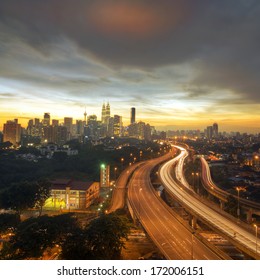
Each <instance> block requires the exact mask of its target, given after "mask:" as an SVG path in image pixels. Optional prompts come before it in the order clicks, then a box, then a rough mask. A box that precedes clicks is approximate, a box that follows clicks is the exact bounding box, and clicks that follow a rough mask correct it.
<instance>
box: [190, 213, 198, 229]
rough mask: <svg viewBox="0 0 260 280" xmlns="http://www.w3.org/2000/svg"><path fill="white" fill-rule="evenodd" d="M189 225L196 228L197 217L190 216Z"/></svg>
mask: <svg viewBox="0 0 260 280" xmlns="http://www.w3.org/2000/svg"><path fill="white" fill-rule="evenodd" d="M191 226H192V228H193V229H196V228H197V217H195V216H193V217H192V220H191Z"/></svg>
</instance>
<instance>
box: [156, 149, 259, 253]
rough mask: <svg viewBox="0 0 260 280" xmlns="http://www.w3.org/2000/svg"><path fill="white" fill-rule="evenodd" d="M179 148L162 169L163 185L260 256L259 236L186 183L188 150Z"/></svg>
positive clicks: (227, 234) (222, 230)
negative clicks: (178, 151)
mask: <svg viewBox="0 0 260 280" xmlns="http://www.w3.org/2000/svg"><path fill="white" fill-rule="evenodd" d="M174 147H175V148H177V149H179V150H180V151H181V152H180V154H179V155H178V156H177V157H175V158H173V159H171V160H169V161H168V162H167V163H165V164H164V165H163V166H162V167H161V169H160V172H159V174H160V178H161V181H162V183H163V185H164V186H165V187H166V188H167V189H168V190H169V191H170V192H171V193H172V194H173V195H174V196H175V197H176V198H178V200H179V201H181V203H182V204H183V205H185V206H186V207H187V208H188V209H191V210H192V212H193V213H195V215H196V216H197V217H199V218H201V219H202V220H203V221H204V222H206V223H207V224H209V225H211V226H212V227H213V228H215V229H217V230H218V231H220V232H221V233H223V234H224V235H225V236H227V237H229V238H231V239H234V240H235V241H236V242H237V243H238V244H240V245H242V246H243V247H244V248H246V249H247V250H249V251H250V252H251V253H252V255H255V256H256V258H260V254H259V253H260V252H259V249H260V248H259V246H257V247H256V245H257V243H258V244H260V243H259V242H260V240H259V238H258V239H257V243H256V236H255V235H253V234H251V233H249V232H248V231H246V230H244V229H243V228H241V227H240V226H239V224H237V223H234V222H232V221H230V220H229V219H228V218H226V217H224V216H222V215H221V214H219V213H218V212H216V211H214V210H213V209H212V208H210V207H208V206H207V205H205V204H204V203H202V202H201V201H200V200H199V199H198V197H197V195H196V194H195V193H194V192H192V191H191V190H190V186H189V185H186V183H185V180H183V179H181V178H183V177H184V174H183V161H182V160H181V159H182V158H185V157H186V156H187V153H188V152H187V150H186V149H184V148H183V147H179V146H174ZM173 165H175V166H176V167H175V168H176V180H174V178H173V177H172V175H171V172H172V168H173ZM256 251H257V252H256Z"/></svg>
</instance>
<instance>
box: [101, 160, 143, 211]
mask: <svg viewBox="0 0 260 280" xmlns="http://www.w3.org/2000/svg"><path fill="white" fill-rule="evenodd" d="M141 164H143V162H138V163H135V164H133V165H131V166H129V167H127V168H126V169H125V170H124V171H123V172H122V173H121V174H120V176H119V177H118V179H117V180H116V182H115V187H114V190H113V195H112V199H111V203H110V207H109V208H108V209H107V211H106V213H107V214H109V213H112V212H114V211H116V210H118V209H122V208H124V206H125V199H126V186H127V183H128V180H129V178H130V176H131V175H132V174H133V171H134V170H135V169H136V168H137V167H138V166H140V165H141Z"/></svg>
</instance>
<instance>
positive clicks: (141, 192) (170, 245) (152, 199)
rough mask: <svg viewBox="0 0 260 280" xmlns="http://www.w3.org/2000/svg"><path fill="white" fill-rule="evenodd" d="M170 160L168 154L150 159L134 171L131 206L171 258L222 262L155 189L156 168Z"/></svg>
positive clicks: (163, 251) (129, 197)
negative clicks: (152, 174)
mask: <svg viewBox="0 0 260 280" xmlns="http://www.w3.org/2000/svg"><path fill="white" fill-rule="evenodd" d="M170 158H171V155H169V154H168V155H165V156H163V157H160V158H157V159H153V160H149V161H147V162H145V163H144V164H143V165H142V166H140V167H139V168H138V169H136V170H135V171H134V173H133V176H132V178H131V180H130V182H129V184H128V200H129V203H130V205H131V207H132V209H133V210H134V212H135V213H136V215H137V217H139V221H140V222H141V224H142V226H143V227H144V229H145V230H146V232H147V233H148V235H149V236H150V238H151V239H152V240H153V241H154V243H155V244H156V245H157V247H158V248H159V249H160V251H161V252H162V253H163V254H164V256H165V257H166V258H167V259H171V260H177V259H178V260H185V259H186V260H190V259H198V260H206V259H210V260H217V259H220V257H219V255H217V254H216V253H215V252H213V251H212V250H211V249H210V248H208V247H207V246H206V245H204V244H203V243H202V242H201V241H200V240H199V239H198V238H197V237H196V235H195V234H194V233H192V232H191V231H190V228H187V227H186V226H185V225H184V224H182V223H181V222H180V221H179V220H178V219H177V218H176V216H175V215H176V214H174V212H173V211H172V210H171V208H170V207H169V206H168V205H166V203H165V202H164V201H163V200H162V199H161V198H160V197H159V196H158V194H157V193H156V192H155V190H154V189H153V186H152V184H151V181H150V173H151V171H152V169H153V168H154V167H155V166H156V165H157V164H159V163H161V162H163V161H165V160H169V159H170Z"/></svg>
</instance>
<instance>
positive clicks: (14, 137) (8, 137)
mask: <svg viewBox="0 0 260 280" xmlns="http://www.w3.org/2000/svg"><path fill="white" fill-rule="evenodd" d="M3 135H4V136H3V138H4V142H7V141H9V142H11V143H12V144H13V145H17V144H18V143H19V142H20V141H21V125H20V124H18V119H15V120H13V121H7V122H6V123H5V124H4V131H3Z"/></svg>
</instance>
